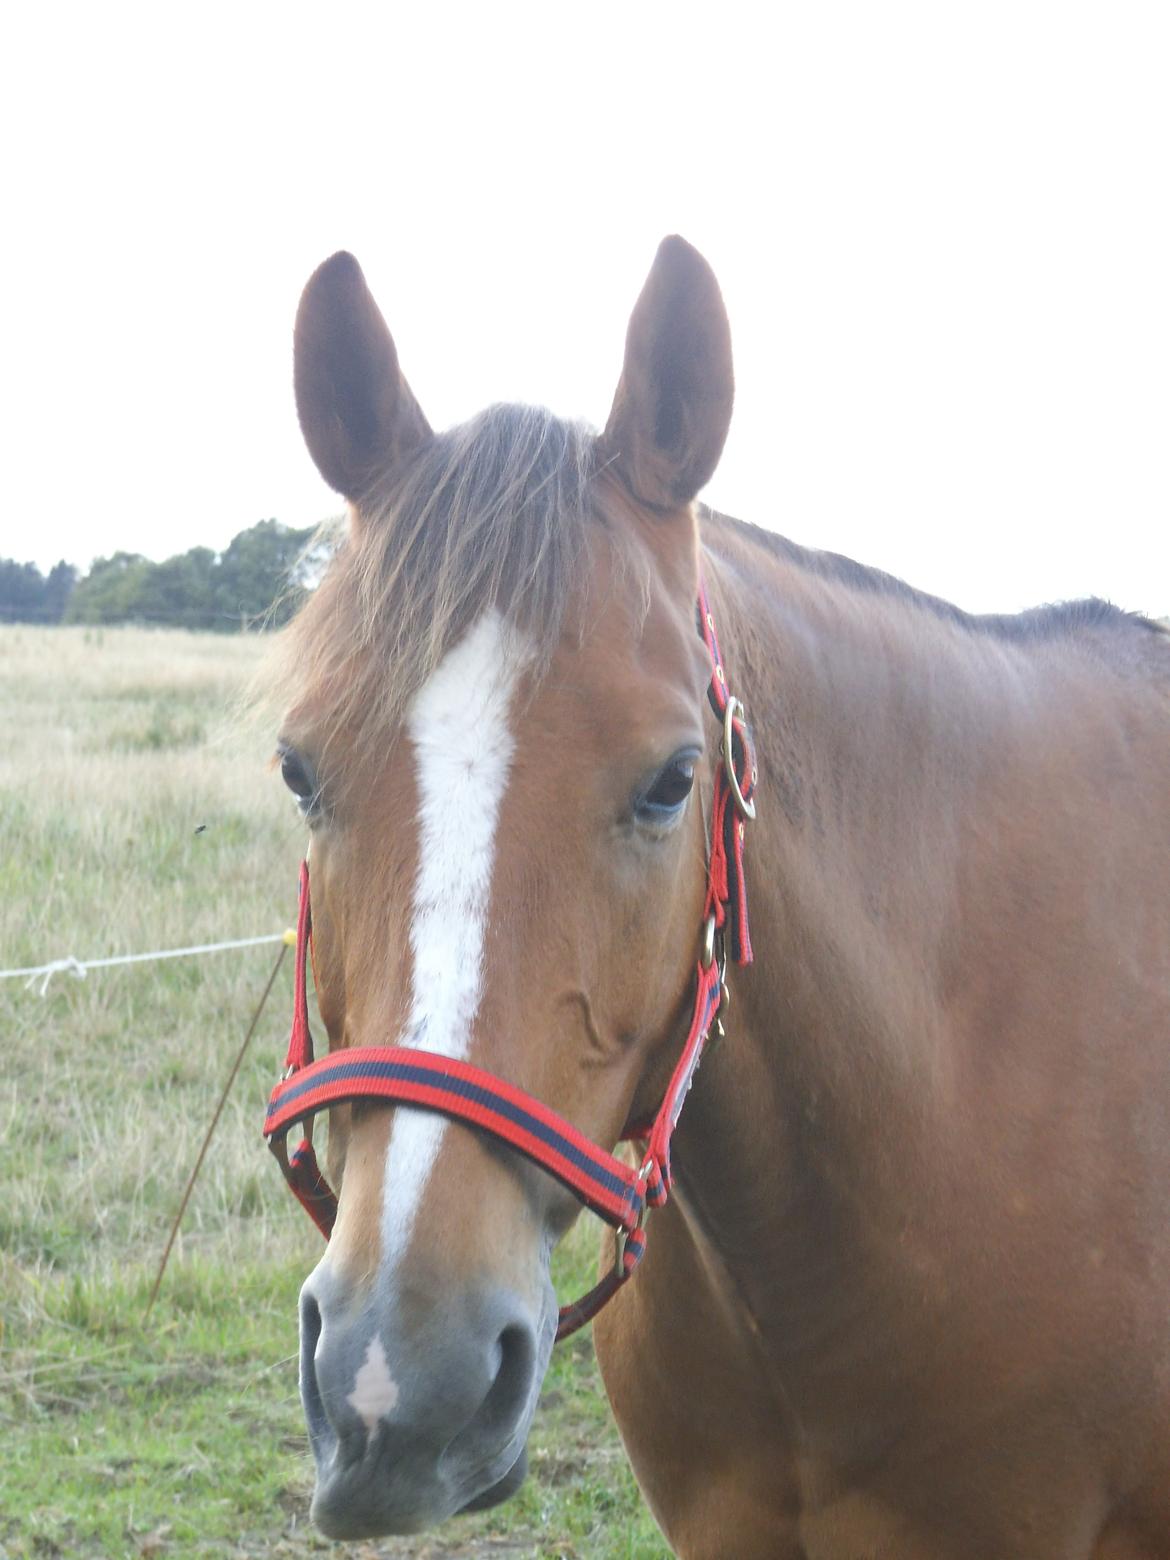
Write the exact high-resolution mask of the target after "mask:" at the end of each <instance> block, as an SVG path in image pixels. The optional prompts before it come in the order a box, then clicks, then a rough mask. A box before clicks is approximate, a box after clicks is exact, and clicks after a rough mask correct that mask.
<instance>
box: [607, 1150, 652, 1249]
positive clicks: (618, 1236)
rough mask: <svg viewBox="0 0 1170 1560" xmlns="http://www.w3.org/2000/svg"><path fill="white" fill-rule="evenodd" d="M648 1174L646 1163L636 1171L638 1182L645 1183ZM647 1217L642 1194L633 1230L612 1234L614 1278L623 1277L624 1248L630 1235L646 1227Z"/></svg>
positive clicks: (647, 1208)
mask: <svg viewBox="0 0 1170 1560" xmlns="http://www.w3.org/2000/svg"><path fill="white" fill-rule="evenodd" d="M649 1174H650V1165H649V1163H648V1162H647V1163H645V1164H643V1165H642V1166H641V1168H640V1169H639V1171H638V1180H639V1181H645V1180H646V1178H647V1177H648V1176H649ZM649 1217H650V1204H649V1202H648V1201H647V1200H646V1194H645V1193H644V1192H643V1194H642V1207H641V1210H640V1212H639V1214H638V1222H637V1223H636V1224H635V1225H634V1228H633V1229H632V1230H627V1229H620V1230H615V1231H614V1232H613V1250H614V1257H613V1271H614V1277H615V1278H622V1277H624V1275H625V1264H626V1246H627V1245H628V1244H629V1239H630V1236H631V1235H636V1234H637V1233H638V1231H639V1230H642V1229H645V1227H646V1220H647V1219H648V1218H649Z"/></svg>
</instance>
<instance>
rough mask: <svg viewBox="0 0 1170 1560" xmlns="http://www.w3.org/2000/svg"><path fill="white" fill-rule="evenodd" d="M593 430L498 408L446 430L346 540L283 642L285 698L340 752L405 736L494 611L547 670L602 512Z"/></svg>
mask: <svg viewBox="0 0 1170 1560" xmlns="http://www.w3.org/2000/svg"><path fill="white" fill-rule="evenodd" d="M594 446H595V437H594V434H593V432H592V430H591V429H589V428H587V427H585V426H584V425H582V424H579V423H573V422H566V421H563V420H562V419H560V418H557V417H554V416H553V415H552V413H551V412H547V411H543V410H540V409H538V408H534V407H527V406H493V407H489V408H488V409H487V410H486V411H484V412H481V413H480V415H479V416H477V417H475V418H473V419H472V420H471V421H470V422H467V423H463V424H462V425H460V426H459V427H456V428H452V429H449V430H448V431H447V432H445V433H440V434H437V435H436V436H435V437H434V438H433V439H431V440H429V441H428V442H427V443H426V445H425V446H424V447H423V448H422V449H421V450H420V451H419V452H418V453H417V455H416V456H415V457H414V458H413V459H412V460H411V461H409V462H408V464H407V465H406V467H405V469H404V470H401V471H399V472H395V473H392V474H391V475H390V476H389V477H388V478H387V479H386V480H385V481H384V482H383V484H382V485H381V486H380V487H377V486H376V487H375V489H374V490H373V492H372V493H371V495H370V496H369V497H367V498H366V499H365V500H363V502H362V504H361V506H360V513H359V514H358V515H357V516H356V517H355V518H354V520H353V521H352V522H351V523H350V524H349V525H348V526H341V527H339V526H337V525H336V523H335V525H334V527H333V530H332V535H331V538H330V540H331V543H332V546H333V557H332V560H331V562H330V564H329V567H328V569H327V571H326V573H325V577H324V579H323V580H322V581H321V583H320V585H319V586H318V587H317V589H316V590H315V591H314V592H313V593H312V595H311V597H310V598H309V600H308V601H307V602H306V604H305V606H304V608H303V609H302V610H301V612H300V613H299V614H298V616H297V617H296V618H295V620H294V621H293V623H292V625H291V626H290V628H289V630H288V631H287V634H286V635H285V636H283V637H284V639H285V644H284V647H283V649H282V653H281V657H280V661H281V665H280V667H279V669H278V676H279V681H280V683H281V687H280V689H279V692H280V693H282V694H283V695H285V696H286V697H287V698H288V699H289V700H290V702H292V703H302V702H303V703H305V704H307V705H311V706H312V707H314V709H315V711H316V712H317V714H318V715H319V716H320V717H321V718H322V719H323V722H324V735H323V740H324V741H325V742H328V741H329V739H330V738H331V737H333V736H336V735H337V734H338V733H339V732H340V731H341V730H342V729H344V731H345V740H346V743H347V744H349V745H353V744H360V743H361V742H362V740H363V737H364V738H365V739H366V740H369V741H374V740H377V739H378V734H382V736H383V738H384V734H385V733H386V732H388V731H393V730H394V729H395V728H396V726H397V725H398V723H399V722H400V721H401V719H402V717H403V715H404V713H405V709H406V706H407V704H408V703H409V701H410V699H411V698H412V696H413V695H414V694H415V693H416V692H417V690H418V689H419V688H421V687H422V686H423V685H424V683H425V682H426V681H427V679H428V678H429V677H430V675H431V673H432V672H433V671H434V670H435V668H436V667H437V666H438V665H439V663H440V661H441V660H442V659H443V657H444V655H445V654H446V652H447V650H448V649H449V648H451V646H452V645H454V644H455V643H456V642H457V641H458V639H459V638H460V637H461V635H462V634H463V633H464V632H465V631H466V629H467V628H469V627H470V626H471V624H472V623H473V622H474V621H475V620H476V619H477V618H478V617H479V616H480V614H481V613H483V612H485V611H488V610H491V609H494V610H496V611H497V612H499V613H500V615H501V617H503V619H504V620H505V622H506V623H510V624H512V625H514V626H517V627H519V628H521V629H522V630H523V632H524V636H525V641H526V646H525V648H526V650H527V651H529V652H530V654H531V664H532V666H533V670H534V671H535V672H536V673H537V674H539V672H540V671H541V670H542V669H543V667H544V666H546V665H547V663H548V661H549V659H550V658H551V656H552V653H553V650H554V649H555V647H556V645H557V642H558V639H559V636H560V631H561V625H562V623H563V621H564V616H565V608H566V605H567V602H568V600H569V598H570V596H571V594H572V593H573V591H574V589H575V588H576V587H577V586H578V583H579V575H580V574H581V572H582V570H581V569H580V568H579V567H578V561H579V559H580V557H581V554H582V552H583V549H584V545H585V536H586V528H587V526H589V525H590V524H591V523H595V522H601V523H604V515H603V514H602V513H601V511H600V509H599V508H598V507H597V505H596V504H595V503H594V500H593V495H592V490H591V484H590V478H591V477H592V475H593V474H594V471H595V455H594Z"/></svg>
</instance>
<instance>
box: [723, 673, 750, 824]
mask: <svg viewBox="0 0 1170 1560" xmlns="http://www.w3.org/2000/svg"><path fill="white" fill-rule="evenodd" d="M736 714H738V715H739V718H740V720H742V721H743V722H744V724H745V725H746V724H747V711H746V710H745V709H744V707H743V703H742V701H741V700H739V699H737V698H734V697H729V698H728V700H727V703H726V705H725V706H724V710H723V767H724V769H726V771H727V783H728V785H730V787H731V795H732V797H733V798H734V801H735V805H736V808H737V810H738V812H739V815H740V817H741V818H746V819H747V820H748V822H749V823H750V822H751V821H752V820H753V819H754V818H755V816H756V804H755V802H749V801H748V799H747V797H746V796H745V795H744V794H743V792H742V791H741V790H740V788H739V776H738V775H737V774H736V772H735V760H734V758H733V757H732V753H733V748H732V741H731V739H732V734H733V733H732V722H733V721H734V719H735V717H736Z"/></svg>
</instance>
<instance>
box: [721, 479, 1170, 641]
mask: <svg viewBox="0 0 1170 1560" xmlns="http://www.w3.org/2000/svg"><path fill="white" fill-rule="evenodd" d="M702 516H703V520H704V523H705V524H708V523H709V524H711V525H714V526H715V527H716V528H718V527H720V526H724V527H726V528H728V529H729V530H731V531H733V532H735V534H736V535H738V536H741V537H743V538H744V539H745V540H746V541H748V542H751V543H752V544H753V545H754V546H756V547H759V548H761V549H763V551H765V552H768V553H770V554H771V555H772V556H773V557H777V558H781V559H783V560H784V562H785V563H792V564H795V565H796V567H797V568H799V569H803V570H804V571H805V572H806V573H808V574H813V575H816V576H817V578H818V579H823V580H831V581H833V582H834V583H837V584H841V585H844V586H846V587H847V588H848V589H850V590H855V591H859V592H865V593H868V594H871V595H879V596H886V597H890V598H893V599H894V600H896V601H900V602H904V603H905V604H906V605H907V606H910V607H916V608H919V609H920V610H921V611H924V612H930V613H932V614H933V615H934V616H935V617H937V618H942V619H943V620H944V621H946V622H949V623H956V624H958V625H959V626H960V627H962V628H965V629H968V630H969V631H970V632H971V633H976V634H990V635H992V636H993V637H995V638H997V639H1006V640H1011V641H1015V642H1030V641H1036V640H1046V639H1054V638H1059V637H1062V636H1066V635H1068V636H1072V635H1076V634H1078V633H1081V632H1083V631H1085V630H1092V629H1105V630H1133V629H1138V630H1143V631H1144V630H1151V631H1153V632H1154V633H1165V629H1164V628H1163V626H1162V625H1161V624H1160V623H1157V622H1155V621H1154V620H1153V619H1152V618H1148V617H1144V616H1143V615H1142V614H1141V613H1140V612H1127V611H1125V610H1124V609H1123V608H1121V607H1115V606H1114V605H1113V604H1112V602H1109V601H1103V600H1101V599H1100V598H1099V597H1096V596H1090V597H1087V598H1086V599H1085V600H1083V601H1062V602H1057V603H1054V604H1051V605H1046V606H1040V607H1030V608H1029V609H1028V610H1027V611H1025V612H1002V613H1001V612H988V613H974V612H964V611H963V609H962V607H956V606H955V605H954V604H953V603H952V602H949V601H945V600H944V599H943V598H942V597H941V596H932V595H930V593H929V592H928V591H923V590H916V589H915V588H914V586H912V585H907V584H906V582H905V581H904V580H900V579H898V578H897V577H896V576H895V575H893V574H886V573H885V572H884V571H883V570H881V569H874V568H870V567H869V566H868V565H866V564H863V563H856V562H854V560H853V559H852V558H846V557H845V556H844V555H843V554H841V553H834V552H821V551H818V550H817V549H816V548H811V547H801V546H799V545H798V544H797V543H796V542H790V541H789V540H788V538H787V537H785V536H779V535H777V534H776V533H775V532H773V531H764V530H761V528H760V527H759V526H755V525H751V524H749V522H748V521H746V520H736V519H733V518H732V516H730V515H724V514H720V513H718V512H717V511H716V510H713V509H706V508H704V509H703V511H702Z"/></svg>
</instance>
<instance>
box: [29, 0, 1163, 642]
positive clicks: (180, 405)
mask: <svg viewBox="0 0 1170 1560" xmlns="http://www.w3.org/2000/svg"><path fill="white" fill-rule="evenodd" d="M0 55H2V63H0V117H2V121H3V122H2V123H0V130H2V131H3V145H4V148H5V151H4V171H3V207H2V209H3V217H4V227H5V238H4V241H3V246H2V253H0V272H2V277H0V279H2V283H3V285H2V287H0V298H2V305H0V306H2V309H3V320H2V328H3V337H2V349H0V376H2V377H0V396H2V404H0V412H2V414H3V437H2V442H0V554H4V555H9V556H12V555H15V556H16V557H19V558H33V559H36V560H37V561H38V562H39V563H40V564H41V565H42V566H47V565H48V564H51V563H52V562H53V561H54V560H55V559H56V558H58V557H60V556H64V557H66V558H69V559H71V560H73V561H76V562H78V563H80V564H83V565H84V564H86V563H88V561H89V560H90V559H91V558H92V557H93V556H94V555H96V554H99V553H108V552H111V551H114V550H115V549H118V548H125V549H128V550H136V551H141V552H144V553H146V554H148V555H150V556H152V557H163V556H166V555H167V554H168V553H171V552H174V551H178V550H180V549H183V548H186V547H189V546H192V545H195V544H197V543H204V544H208V545H211V546H215V547H222V546H223V545H224V544H225V543H226V542H227V541H228V539H229V538H230V537H231V536H232V535H233V534H234V533H235V532H236V531H238V530H240V529H242V528H244V527H245V526H248V525H251V524H253V523H254V522H255V521H256V520H259V519H261V518H264V517H266V516H270V515H274V516H277V517H278V518H280V519H282V520H285V521H287V522H289V523H290V524H295V525H304V524H308V523H310V522H312V521H316V520H318V519H321V518H322V517H324V516H325V515H328V514H330V513H333V512H335V511H336V509H337V507H338V506H337V500H336V499H335V498H334V497H333V496H332V495H331V494H330V492H329V491H328V489H327V488H326V487H325V486H324V484H323V483H322V482H321V480H320V479H319V478H318V477H317V475H316V472H315V470H314V468H313V466H312V464H311V463H310V461H309V459H308V456H307V455H306V454H305V452H304V449H303V446H302V444H301V441H300V437H299V434H298V431H297V427H296V418H295V413H294V410H293V403H292V393H291V357H290V352H291V325H292V319H293V313H294V310H295V307H296V301H297V297H298V295H299V292H300V289H301V287H302V285H303V283H304V281H305V279H306V277H307V276H308V274H309V272H310V271H311V270H312V268H313V267H314V266H315V265H316V264H317V262H318V261H320V260H321V259H322V258H324V256H326V255H327V254H329V253H331V252H332V251H333V250H335V249H338V248H342V247H344V248H349V249H352V250H353V251H354V252H355V253H356V254H357V255H358V257H359V259H360V260H361V262H362V265H363V266H364V268H365V270H366V274H367V276H368V277H369V280H370V282H371V284H372V286H373V288H374V290H375V293H376V295H377V297H378V298H379V301H380V303H381V305H382V308H383V312H384V313H385V314H386V317H387V320H388V321H389V323H390V327H391V329H392V330H393V332H394V334H395V336H396V339H397V341H398V345H399V352H400V356H401V360H402V363H403V366H404V369H405V371H406V373H407V376H408V377H409V378H410V380H411V382H412V384H413V386H414V389H415V392H416V394H417V395H418V397H419V399H420V400H421V402H422V404H423V406H424V408H425V410H426V411H427V414H428V416H429V417H430V419H431V422H432V423H433V424H435V425H436V426H440V425H445V424H447V423H450V422H454V421H457V420H460V419H462V418H463V417H465V416H467V415H469V414H471V413H472V412H474V411H475V410H477V409H478V408H479V407H481V406H483V405H485V404H487V403H489V402H491V401H496V400H503V399H514V400H526V401H536V402H542V403H545V404H548V405H550V406H552V407H554V408H555V409H556V410H557V411H560V412H562V413H565V414H569V415H579V416H584V417H586V418H588V419H589V420H590V421H592V422H594V423H600V422H602V421H604V418H605V415H606V413H607V411H608V407H609V402H610V398H611V395H612V391H613V387H614V383H615V381H616V378H617V373H618V369H619V365H620V359H621V348H622V340H623V336H624V331H625V326H626V321H627V318H628V315H629V310H630V307H631V306H632V304H633V301H634V298H635V297H636V295H637V292H638V289H639V287H640V286H641V283H642V281H643V278H644V276H645V272H646V270H647V268H648V266H649V264H650V261H651V259H652V257H653V254H654V249H655V247H656V245H657V243H658V241H659V239H660V238H661V237H662V235H663V234H664V233H668V232H676V231H677V232H680V233H682V234H684V235H685V236H686V237H687V238H689V239H690V240H691V241H692V242H693V243H695V244H696V245H698V246H699V248H700V249H702V250H703V251H704V253H705V254H706V255H707V257H708V258H709V259H710V261H711V263H712V264H713V266H714V267H715V270H716V272H717V274H718V275H719V277H720V280H721V282H722V285H723V289H724V294H725V297H726V300H727V304H728V309H729V312H730V314H731V321H732V331H733V338H734V342H735V349H736V366H737V377H738V400H737V411H736V418H735V422H734V425H733V430H732V435H731V439H730V441H729V443H728V447H727V453H726V456H725V458H724V461H723V465H722V466H721V468H720V470H719V472H718V473H717V474H716V476H715V478H714V479H713V481H712V483H711V485H710V487H709V489H708V491H707V495H706V496H707V498H708V499H709V501H710V502H712V503H714V504H716V505H718V506H719V507H722V508H725V509H728V510H730V511H731V512H733V513H736V514H740V515H742V516H743V517H745V518H747V519H750V520H754V521H756V522H757V523H759V524H762V525H765V526H769V527H772V528H774V529H777V530H780V531H783V532H784V533H785V534H787V535H789V536H791V537H792V538H794V539H795V540H797V541H800V542H804V543H806V544H809V545H813V546H818V547H830V548H834V549H836V550H838V551H843V552H846V553H849V554H851V555H852V556H854V557H857V558H859V559H862V560H864V561H866V562H869V563H874V564H877V565H879V566H881V567H883V568H885V569H888V570H891V571H892V572H894V573H897V574H900V575H902V576H903V577H905V578H907V579H909V580H910V581H912V582H913V583H915V584H917V585H920V586H922V587H924V588H926V589H929V590H932V591H935V592H938V593H939V594H942V595H944V596H948V597H950V598H951V599H953V600H956V601H958V602H959V603H960V604H961V605H963V606H966V607H968V608H971V609H973V610H1014V609H1016V608H1018V607H1022V606H1025V605H1029V604H1031V603H1034V602H1038V601H1042V600H1053V599H1059V598H1064V597H1070V596H1076V595H1083V594H1089V593H1095V594H1100V595H1105V596H1108V597H1110V598H1112V599H1113V600H1115V601H1117V602H1119V603H1120V604H1122V605H1124V606H1127V607H1132V608H1137V609H1142V610H1147V611H1151V612H1154V613H1157V614H1163V613H1167V612H1170V523H1168V522H1170V458H1168V437H1170V179H1168V172H1170V90H1168V87H1167V82H1168V81H1170V10H1168V9H1167V7H1166V5H1165V4H1164V3H1159V4H1149V5H1141V4H1128V3H1125V0H1113V3H1110V4H1105V3H1100V4H1096V5H1083V4H1077V3H1075V0H1062V3H1060V4H1035V3H1029V0H1014V3H1010V4H999V3H994V0H991V3H989V0H983V3H980V4H977V5H976V4H963V5H953V4H938V3H937V0H932V3H924V4H908V3H905V0H887V3H883V4H874V3H872V0H866V3H859V4H854V5H843V4H836V3H833V0H816V3H810V0H801V3H799V4H790V5H773V6H765V5H755V6H752V7H750V8H749V7H747V6H743V7H740V6H736V5H728V4H716V3H709V4H706V5H704V6H702V7H690V6H688V5H682V4H673V5H659V4H638V3H635V0H625V3H623V4H618V5H611V4H608V3H599V0H594V3H592V4H590V5H579V6H571V7H570V6H568V5H566V4H558V3H555V0H544V3H542V4H539V5H532V6H528V5H519V4H510V3H508V0H497V3H493V4H490V5H488V4H475V5H444V4H423V5H410V6H406V5H401V4H379V5H369V6H351V5H345V4H338V3H332V4H329V5H324V4H317V5H313V6H300V5H297V4H288V3H284V4H280V5H266V4H248V3H246V0H237V3H235V4H233V5H231V6H223V5H218V4H212V3H204V4H200V5H198V6H195V5H186V6H179V5H159V4H157V3H154V4H151V5H149V6H143V7H141V8H138V7H130V6H126V5H121V4H118V3H116V0H114V3H106V4H102V5H90V4H86V5H76V6H68V5H56V6H54V5H44V6H28V7H21V8H17V7H15V6H13V7H9V8H8V10H7V12H6V19H5V21H4V23H3V36H2V37H0Z"/></svg>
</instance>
